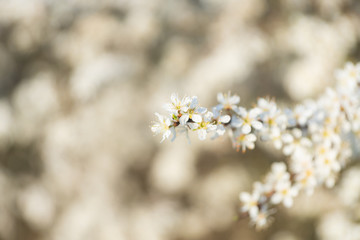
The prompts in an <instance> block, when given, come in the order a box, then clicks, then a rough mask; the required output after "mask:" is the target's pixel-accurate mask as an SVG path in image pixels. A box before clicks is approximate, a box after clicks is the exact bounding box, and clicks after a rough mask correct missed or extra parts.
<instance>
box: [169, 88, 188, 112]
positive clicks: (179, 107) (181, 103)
mask: <svg viewBox="0 0 360 240" xmlns="http://www.w3.org/2000/svg"><path fill="white" fill-rule="evenodd" d="M170 99H171V103H167V104H165V105H164V108H165V109H166V110H167V111H169V112H170V113H172V114H175V116H178V114H179V113H180V111H182V112H186V111H187V110H188V109H189V104H190V102H191V99H190V98H189V97H186V96H185V97H183V99H182V100H180V99H179V96H178V95H177V94H176V93H172V94H171V97H170Z"/></svg>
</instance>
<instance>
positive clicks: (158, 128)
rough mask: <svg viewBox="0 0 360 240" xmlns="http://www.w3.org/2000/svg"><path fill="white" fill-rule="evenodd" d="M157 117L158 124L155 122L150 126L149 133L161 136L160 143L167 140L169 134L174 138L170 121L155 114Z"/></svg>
mask: <svg viewBox="0 0 360 240" xmlns="http://www.w3.org/2000/svg"><path fill="white" fill-rule="evenodd" d="M155 115H156V116H157V117H158V120H159V121H158V122H155V123H154V124H153V125H152V126H151V131H152V132H154V133H155V134H163V137H162V139H161V141H160V142H163V141H164V140H165V139H166V138H169V137H170V135H171V134H173V135H174V137H175V129H174V128H173V127H170V126H171V120H170V119H169V118H168V117H165V116H162V115H160V114H159V113H155Z"/></svg>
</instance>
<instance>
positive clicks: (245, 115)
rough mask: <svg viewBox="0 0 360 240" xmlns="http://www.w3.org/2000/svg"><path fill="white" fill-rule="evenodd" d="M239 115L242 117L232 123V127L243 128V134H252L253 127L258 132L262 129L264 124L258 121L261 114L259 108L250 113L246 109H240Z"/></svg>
mask: <svg viewBox="0 0 360 240" xmlns="http://www.w3.org/2000/svg"><path fill="white" fill-rule="evenodd" d="M237 113H238V114H239V115H240V116H241V117H240V118H235V119H234V121H233V122H232V125H233V126H234V127H236V128H241V132H242V133H243V134H248V133H250V132H251V127H253V128H254V129H256V130H260V129H261V128H262V126H263V125H262V123H261V122H260V121H258V120H257V117H258V116H259V114H260V113H261V110H260V109H259V108H253V109H251V110H250V111H249V112H248V111H246V109H245V108H238V111H237Z"/></svg>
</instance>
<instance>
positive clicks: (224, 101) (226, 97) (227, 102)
mask: <svg viewBox="0 0 360 240" xmlns="http://www.w3.org/2000/svg"><path fill="white" fill-rule="evenodd" d="M217 100H218V102H219V103H220V104H219V105H217V106H216V108H217V109H219V110H221V109H225V110H234V109H236V108H237V106H236V104H238V103H239V102H240V97H239V96H237V95H233V96H231V94H230V91H229V93H228V94H226V93H225V94H223V93H218V95H217Z"/></svg>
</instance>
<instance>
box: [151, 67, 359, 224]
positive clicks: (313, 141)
mask: <svg viewBox="0 0 360 240" xmlns="http://www.w3.org/2000/svg"><path fill="white" fill-rule="evenodd" d="M335 77H336V85H335V87H334V88H328V89H326V91H325V93H324V94H323V95H321V96H320V97H319V98H318V99H317V100H307V101H304V102H303V103H302V104H299V105H297V106H295V107H294V108H293V109H282V108H280V107H279V106H278V105H277V104H276V102H275V101H274V100H271V99H266V98H260V99H258V101H257V104H256V105H255V106H254V107H253V108H251V109H246V108H244V107H241V106H238V104H239V103H240V97H239V96H236V95H231V94H230V92H229V93H227V94H222V93H219V94H218V95H217V100H218V102H219V104H218V105H216V106H214V107H213V108H212V109H211V111H210V110H209V109H207V108H204V107H201V106H200V105H199V103H198V98H197V97H195V96H194V97H184V98H182V99H181V100H180V98H179V97H178V96H177V95H176V94H172V95H171V103H169V104H166V105H165V109H166V110H167V111H168V115H167V116H163V115H160V114H158V113H156V115H157V117H158V120H159V122H157V123H154V124H153V126H152V127H151V129H152V131H153V132H154V133H157V134H160V133H161V134H162V135H163V137H162V141H164V140H165V139H167V138H169V137H170V136H171V135H173V139H175V136H176V130H177V129H179V130H180V129H181V132H185V134H186V135H187V134H188V131H194V132H196V133H197V134H198V137H199V139H200V140H204V139H206V138H207V136H208V135H209V134H211V135H212V138H217V137H219V136H222V135H224V134H225V132H228V133H229V135H230V137H231V140H232V143H233V146H234V148H236V149H237V150H240V149H241V150H242V152H245V151H246V150H247V149H254V147H255V143H256V141H258V140H261V141H265V142H269V143H270V144H273V146H274V147H275V148H276V149H278V150H281V151H282V152H283V154H284V155H285V156H286V162H276V163H273V164H272V166H271V171H270V172H269V173H268V174H267V176H266V177H265V180H264V181H262V182H256V183H255V184H254V188H253V191H252V192H251V193H247V192H243V193H241V194H240V201H241V211H242V212H243V213H244V214H246V215H248V216H249V217H250V221H251V223H253V224H254V225H255V226H256V227H257V228H263V227H265V226H267V225H268V223H269V219H270V218H269V216H270V215H271V214H272V213H273V212H274V207H275V206H276V205H279V204H283V205H284V206H285V207H291V206H292V205H293V199H294V197H296V196H297V195H298V194H299V193H300V192H305V193H307V194H312V193H313V191H314V189H315V188H316V187H318V186H322V185H324V186H326V187H333V186H334V184H335V182H336V179H337V177H338V174H339V172H340V171H341V169H342V168H343V167H344V165H345V164H346V162H347V161H348V159H349V158H350V156H351V154H352V151H351V144H350V142H351V141H350V140H351V139H353V136H360V102H359V99H360V88H359V86H360V63H359V64H357V65H354V64H352V63H347V64H346V65H345V67H344V69H342V70H338V71H337V72H336V73H335Z"/></svg>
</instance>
